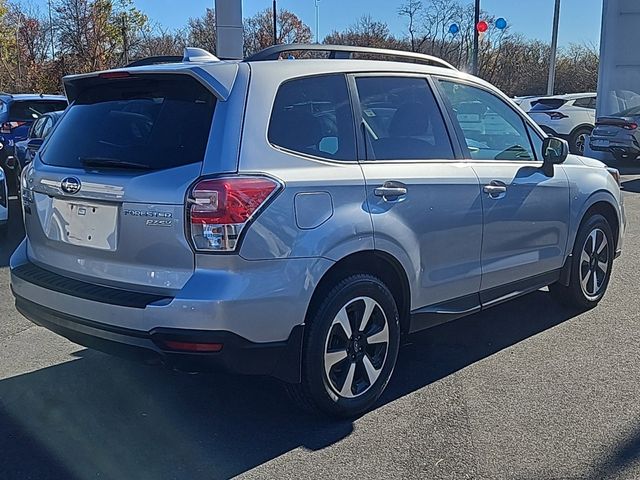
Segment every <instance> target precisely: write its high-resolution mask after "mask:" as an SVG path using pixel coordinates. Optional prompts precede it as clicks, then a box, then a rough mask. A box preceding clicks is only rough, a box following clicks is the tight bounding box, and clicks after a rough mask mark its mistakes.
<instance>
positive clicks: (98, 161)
mask: <svg viewBox="0 0 640 480" xmlns="http://www.w3.org/2000/svg"><path fill="white" fill-rule="evenodd" d="M80 163H82V165H83V166H85V167H102V168H122V169H128V170H151V167H150V166H149V165H146V164H144V163H136V162H127V161H125V160H118V159H116V158H105V157H80Z"/></svg>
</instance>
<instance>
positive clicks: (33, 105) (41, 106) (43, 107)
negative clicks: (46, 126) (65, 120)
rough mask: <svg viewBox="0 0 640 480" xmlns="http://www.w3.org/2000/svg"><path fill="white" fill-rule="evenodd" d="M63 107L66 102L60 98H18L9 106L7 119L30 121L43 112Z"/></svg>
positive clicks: (11, 120)
mask: <svg viewBox="0 0 640 480" xmlns="http://www.w3.org/2000/svg"><path fill="white" fill-rule="evenodd" d="M65 108H67V102H65V101H62V100H18V101H16V102H13V103H11V104H10V106H9V121H10V122H18V121H20V122H32V121H33V120H35V119H36V118H40V117H41V116H42V115H44V114H45V113H49V112H56V111H58V110H64V109H65ZM0 110H1V109H0Z"/></svg>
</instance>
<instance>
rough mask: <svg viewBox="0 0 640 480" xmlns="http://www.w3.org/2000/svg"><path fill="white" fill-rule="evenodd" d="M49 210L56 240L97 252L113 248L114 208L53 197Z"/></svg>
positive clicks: (114, 243) (115, 235)
mask: <svg viewBox="0 0 640 480" xmlns="http://www.w3.org/2000/svg"><path fill="white" fill-rule="evenodd" d="M52 207H53V218H55V220H54V223H56V224H57V229H58V232H59V234H58V235H57V236H58V239H59V240H61V241H63V242H65V243H70V244H71V245H79V246H83V247H91V248H97V249H100V250H112V251H113V250H115V249H116V248H117V233H118V232H117V229H118V207H117V206H114V205H105V204H101V203H92V202H84V201H78V202H73V201H68V200H62V199H59V198H54V199H53V204H52Z"/></svg>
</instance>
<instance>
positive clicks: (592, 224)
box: [549, 214, 615, 310]
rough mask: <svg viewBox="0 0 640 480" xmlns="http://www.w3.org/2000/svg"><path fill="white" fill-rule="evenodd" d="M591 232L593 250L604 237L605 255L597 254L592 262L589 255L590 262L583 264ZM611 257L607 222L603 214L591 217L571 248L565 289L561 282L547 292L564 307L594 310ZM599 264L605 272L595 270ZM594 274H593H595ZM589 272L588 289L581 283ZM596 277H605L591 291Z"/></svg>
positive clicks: (604, 286)
mask: <svg viewBox="0 0 640 480" xmlns="http://www.w3.org/2000/svg"><path fill="white" fill-rule="evenodd" d="M594 232H595V235H596V237H595V242H596V250H597V249H598V248H599V246H600V245H601V243H600V242H602V239H603V238H604V240H606V245H607V246H606V247H605V248H606V252H605V250H603V251H602V252H601V254H599V255H598V254H597V252H596V255H595V260H594V258H593V256H590V259H589V262H586V261H585V259H586V257H583V251H584V252H585V253H587V254H589V252H588V250H587V251H585V249H588V248H589V246H588V245H587V240H589V241H591V240H590V238H591V235H592V234H593V233H594ZM614 256H615V246H614V238H613V233H612V231H611V226H610V225H609V222H608V221H607V219H606V218H604V217H603V216H602V215H599V214H596V215H592V216H591V217H589V218H587V219H585V220H584V221H583V223H582V225H581V226H580V230H579V231H578V235H577V236H576V241H575V244H574V246H573V256H572V262H571V274H570V280H569V285H568V286H565V285H562V284H560V283H555V284H553V285H549V291H550V292H551V294H552V295H553V297H554V298H555V299H556V300H557V301H558V302H560V303H562V304H563V305H566V306H569V307H573V308H579V309H583V310H588V309H591V308H594V307H595V306H596V305H598V303H599V302H600V300H602V297H604V294H605V293H606V291H607V287H608V285H609V280H610V278H611V270H612V267H613V258H614ZM605 257H606V258H605ZM599 263H601V264H606V266H607V267H606V272H603V271H602V269H601V268H600V267H598V264H599ZM594 271H595V272H596V273H595V274H594ZM589 272H591V276H590V277H588V278H587V287H584V286H583V284H582V281H583V280H584V279H585V278H586V275H588V274H589ZM599 275H604V277H601V280H602V282H601V283H600V285H599V286H598V288H593V287H595V286H596V284H595V283H593V282H597V279H598V276H599ZM585 288H586V290H591V292H589V291H585ZM589 293H592V294H589Z"/></svg>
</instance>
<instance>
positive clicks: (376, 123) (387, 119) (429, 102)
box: [356, 76, 454, 160]
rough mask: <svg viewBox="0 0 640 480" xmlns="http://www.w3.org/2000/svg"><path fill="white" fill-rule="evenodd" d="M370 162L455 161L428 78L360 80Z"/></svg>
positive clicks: (365, 78)
mask: <svg viewBox="0 0 640 480" xmlns="http://www.w3.org/2000/svg"><path fill="white" fill-rule="evenodd" d="M356 85H357V88H358V97H359V99H360V107H361V110H362V122H363V125H364V128H365V131H366V132H367V137H368V138H367V159H369V160H435V159H445V160H451V159H453V158H454V153H453V149H452V147H451V141H450V139H449V134H448V133H447V129H446V127H445V123H444V120H443V118H442V114H441V112H440V109H439V108H438V105H437V103H436V100H435V98H434V96H433V92H432V91H431V88H430V87H429V84H428V83H427V80H426V79H425V78H416V77H378V76H376V77H358V78H357V79H356Z"/></svg>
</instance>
